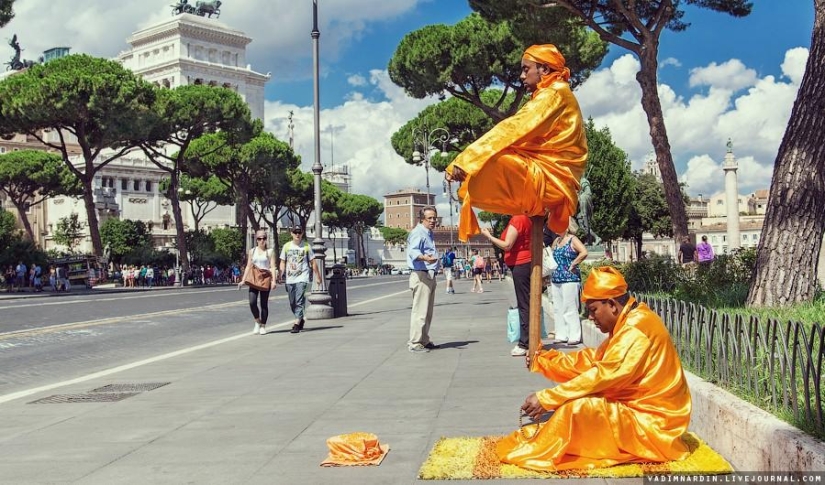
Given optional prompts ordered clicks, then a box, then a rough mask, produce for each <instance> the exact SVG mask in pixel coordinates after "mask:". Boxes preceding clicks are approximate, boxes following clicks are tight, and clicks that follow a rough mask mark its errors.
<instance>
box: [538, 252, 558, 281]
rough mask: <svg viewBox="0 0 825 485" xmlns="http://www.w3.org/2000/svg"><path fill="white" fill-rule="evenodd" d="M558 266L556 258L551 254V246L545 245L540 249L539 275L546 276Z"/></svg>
mask: <svg viewBox="0 0 825 485" xmlns="http://www.w3.org/2000/svg"><path fill="white" fill-rule="evenodd" d="M558 267H559V263H557V262H556V258H555V257H554V256H553V248H551V247H550V246H547V247H546V248H544V250H543V251H542V256H541V276H542V277H543V278H547V277H548V276H550V275H551V274H553V271H556V268H558Z"/></svg>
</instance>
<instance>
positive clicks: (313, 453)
mask: <svg viewBox="0 0 825 485" xmlns="http://www.w3.org/2000/svg"><path fill="white" fill-rule="evenodd" d="M506 288H507V286H506V285H505V284H503V283H502V284H499V283H497V282H493V283H492V284H489V285H487V286H486V290H485V292H484V293H483V294H474V293H469V291H468V290H469V284H464V282H458V284H457V289H458V291H459V293H458V294H456V295H446V294H444V293H443V292H442V291H439V292H438V294H437V297H436V308H435V320H434V323H433V325H432V328H431V336H432V338H433V339H434V341H435V342H436V343H438V344H441V345H442V346H443V348H442V349H439V350H434V351H432V352H430V353H428V354H411V353H410V352H408V351H407V349H406V343H405V342H406V340H407V335H408V322H409V311H410V296H409V295H408V294H406V293H405V294H400V295H395V296H389V297H387V298H384V299H381V300H377V301H373V302H370V303H369V304H365V305H361V306H351V308H350V313H351V316H349V317H346V318H339V319H335V320H329V321H319V322H311V321H310V322H307V331H305V332H302V333H301V334H298V335H293V334H289V333H287V332H286V330H287V329H288V324H287V323H283V324H281V325H278V326H274V327H275V330H276V331H274V332H271V333H270V334H268V335H266V336H263V337H261V336H253V335H249V336H248V338H239V339H236V340H231V341H228V342H225V343H222V344H220V345H216V346H213V347H208V348H202V349H200V350H197V351H193V352H190V353H184V354H181V355H177V356H175V357H172V358H168V359H165V360H161V361H157V362H153V363H149V364H146V365H142V366H139V367H135V368H132V369H129V370H125V371H122V372H120V373H118V374H115V375H110V376H107V377H105V378H97V379H93V380H89V381H87V382H81V383H75V384H70V385H66V386H64V387H62V388H59V389H55V390H52V391H50V392H45V393H41V394H37V395H32V396H29V397H26V398H22V399H17V400H14V401H9V402H5V403H2V404H0V423H2V424H0V429H2V431H0V483H15V484H17V483H33V484H34V483H81V484H107V485H109V484H130V483H141V484H147V483H151V484H156V483H157V484H164V483H169V484H179V483H197V484H201V483H203V484H211V483H215V484H234V483H239V484H246V483H249V484H272V483H276V484H281V483H283V484H330V483H334V484H336V485H349V484H358V485H362V484H396V483H397V484H409V483H425V482H421V481H419V480H417V478H416V475H417V472H418V469H419V467H420V466H421V463H422V462H423V461H424V459H425V458H426V457H427V454H428V453H429V450H430V449H431V448H432V446H433V444H434V443H435V441H436V440H438V439H439V438H440V437H442V436H459V435H469V436H480V435H489V434H504V433H508V432H510V431H512V430H514V429H515V428H516V427H517V426H518V414H519V407H520V405H521V403H522V402H523V400H524V398H525V397H526V396H527V395H528V394H529V393H531V392H533V391H535V390H536V389H539V388H542V387H545V386H546V385H547V384H546V381H544V379H543V378H542V377H540V376H536V375H532V374H530V373H528V372H527V371H526V370H525V369H524V360H523V359H522V358H514V357H511V356H510V355H509V351H510V349H511V348H512V344H510V343H508V342H507V341H506V308H507V299H508V294H507V290H506ZM241 326H243V325H241ZM148 382H169V384H168V385H166V386H163V387H160V388H157V389H154V390H151V391H147V392H143V393H140V394H138V395H136V396H134V397H130V398H127V399H124V400H122V401H118V402H109V403H82V404H81V403H69V404H27V403H29V402H31V401H34V400H35V399H39V398H42V397H46V396H48V395H52V394H58V393H59V394H66V393H85V392H88V391H89V390H91V389H95V388H97V387H101V386H103V385H106V384H114V383H148ZM355 431H368V432H372V433H375V434H377V435H378V437H379V439H380V440H381V441H382V442H385V443H388V444H389V445H390V446H391V451H390V453H389V454H388V456H387V457H386V458H385V460H384V462H383V463H382V464H381V466H379V467H356V468H322V467H320V466H319V464H320V463H321V461H322V460H323V459H324V458H325V457H326V455H327V447H326V443H325V440H326V439H327V438H329V437H331V436H334V435H337V434H342V433H350V432H355ZM491 482H492V483H503V482H504V481H503V480H499V481H488V482H486V483H491ZM450 483H463V482H456V481H451V482H450ZM591 483H593V484H596V483H598V484H606V483H616V484H619V483H622V484H625V483H634V484H636V483H641V479H630V480H618V481H617V480H612V481H610V480H576V484H577V485H578V484H591Z"/></svg>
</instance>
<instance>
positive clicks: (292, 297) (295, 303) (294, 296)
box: [286, 283, 308, 320]
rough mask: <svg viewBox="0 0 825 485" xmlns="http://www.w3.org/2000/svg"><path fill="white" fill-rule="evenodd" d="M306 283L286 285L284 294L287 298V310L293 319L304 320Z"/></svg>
mask: <svg viewBox="0 0 825 485" xmlns="http://www.w3.org/2000/svg"><path fill="white" fill-rule="evenodd" d="M307 284H308V283H287V285H286V294H287V296H288V297H289V308H290V310H292V314H293V315H295V318H297V319H299V320H301V319H303V318H304V307H306V292H307Z"/></svg>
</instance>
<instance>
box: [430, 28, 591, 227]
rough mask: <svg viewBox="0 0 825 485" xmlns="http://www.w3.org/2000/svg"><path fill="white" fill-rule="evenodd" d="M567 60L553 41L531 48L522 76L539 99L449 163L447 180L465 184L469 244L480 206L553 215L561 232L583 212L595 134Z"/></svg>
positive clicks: (463, 224)
mask: <svg viewBox="0 0 825 485" xmlns="http://www.w3.org/2000/svg"><path fill="white" fill-rule="evenodd" d="M564 62H565V61H564V57H563V56H562V55H561V53H559V51H558V49H556V47H555V46H554V45H552V44H545V45H534V46H532V47H530V48H529V49H527V51H525V53H524V57H523V59H522V61H521V68H522V72H521V80H522V83H523V84H524V87H525V89H526V90H527V91H529V92H531V93H532V97H531V99H530V100H529V101H528V102H527V103H526V104H525V105H524V106H522V107H521V109H519V111H518V112H517V113H516V114H515V115H513V116H511V117H510V118H507V119H505V120H503V121H502V122H500V123H499V124H497V125H496V126H495V127H494V128H493V129H492V130H490V131H488V132H487V133H485V134H484V135H483V136H482V137H481V138H479V139H478V140H476V141H475V142H474V143H473V144H472V145H470V146H469V147H467V149H465V150H464V151H463V152H462V153H461V154H460V155H459V156H458V157H456V159H455V160H453V163H451V164H450V165H449V166H448V167H447V169H446V178H447V180H455V181H458V182H464V183H462V185H461V188H460V189H459V191H458V196H459V198H461V199H462V201H463V205H462V208H461V220H460V223H459V228H458V237H459V239H461V240H462V241H467V239H468V238H469V237H470V236H472V235H473V234H478V232H479V226H478V221H477V220H476V216H475V213H474V212H473V210H472V208H473V207H477V208H479V209H482V210H486V211H490V212H494V213H498V214H510V215H515V214H525V215H528V216H543V215H544V214H548V216H549V217H548V226H549V227H550V229H552V230H553V232H556V233H558V234H561V233H563V232H564V231H565V230H567V224H568V221H569V219H570V216H572V215H574V214H575V213H576V203H577V195H578V190H579V179H580V178H581V176H582V173H584V168H585V163H586V160H587V139H586V138H585V133H584V122H583V120H582V114H581V110H580V109H579V103H578V102H577V101H576V98H575V97H574V96H573V91H571V90H570V85H569V84H568V80H569V79H570V70H569V69H567V68H566V67H565V65H564Z"/></svg>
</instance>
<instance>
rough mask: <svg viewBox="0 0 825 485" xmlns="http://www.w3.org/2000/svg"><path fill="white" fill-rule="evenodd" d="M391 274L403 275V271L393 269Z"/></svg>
mask: <svg viewBox="0 0 825 485" xmlns="http://www.w3.org/2000/svg"><path fill="white" fill-rule="evenodd" d="M390 274H391V275H400V274H401V270H400V269H398V268H393V269H391V270H390Z"/></svg>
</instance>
